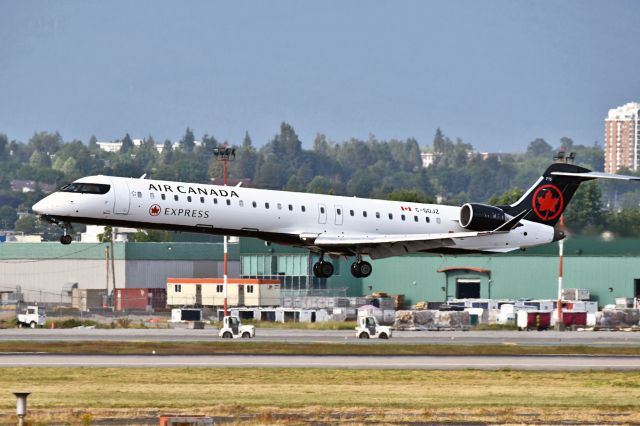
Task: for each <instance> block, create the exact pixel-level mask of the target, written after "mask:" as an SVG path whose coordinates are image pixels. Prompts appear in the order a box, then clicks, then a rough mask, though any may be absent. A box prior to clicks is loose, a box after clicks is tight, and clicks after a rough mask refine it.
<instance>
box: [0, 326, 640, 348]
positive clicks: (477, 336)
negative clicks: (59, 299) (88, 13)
mask: <svg viewBox="0 0 640 426" xmlns="http://www.w3.org/2000/svg"><path fill="white" fill-rule="evenodd" d="M393 336H394V337H393V339H391V340H389V341H388V342H393V343H395V344H462V345H504V344H516V345H524V346H538V345H542V346H567V345H586V346H597V347H611V346H616V347H625V346H640V333H634V332H622V331H617V332H616V331H598V332H593V331H566V332H556V331H549V330H547V331H394V333H393ZM7 340H12V341H18V340H22V341H25V340H28V341H31V342H53V341H61V342H74V341H89V340H105V341H157V342H187V341H192V342H208V341H218V340H221V339H220V338H219V337H218V335H217V330H216V329H215V328H205V329H204V330H190V329H183V328H174V329H113V330H112V329H91V328H75V329H53V330H51V329H33V330H32V329H17V328H16V329H4V330H0V341H7ZM250 341H251V342H296V343H305V342H307V343H318V342H332V343H336V342H349V343H358V342H361V343H365V342H366V343H374V342H378V343H380V344H385V343H386V342H387V341H378V340H365V341H364V342H363V341H362V340H359V339H357V338H356V337H355V332H353V331H348V330H346V331H332V330H329V331H327V330H299V329H262V328H258V329H257V330H256V338H255V339H251V340H250Z"/></svg>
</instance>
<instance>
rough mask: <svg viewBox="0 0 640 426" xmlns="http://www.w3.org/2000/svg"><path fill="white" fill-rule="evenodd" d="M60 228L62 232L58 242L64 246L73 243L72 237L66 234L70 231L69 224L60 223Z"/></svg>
mask: <svg viewBox="0 0 640 426" xmlns="http://www.w3.org/2000/svg"><path fill="white" fill-rule="evenodd" d="M60 226H61V227H62V232H63V234H62V236H61V237H60V242H61V243H62V244H64V245H65V246H66V245H68V244H71V241H73V237H72V236H71V235H69V234H68V232H69V231H71V230H72V228H71V224H70V223H69V222H65V223H61V224H60Z"/></svg>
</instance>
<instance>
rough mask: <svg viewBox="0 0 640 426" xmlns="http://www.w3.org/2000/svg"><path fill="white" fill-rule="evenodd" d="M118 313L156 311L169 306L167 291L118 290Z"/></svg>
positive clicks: (116, 294) (116, 307)
mask: <svg viewBox="0 0 640 426" xmlns="http://www.w3.org/2000/svg"><path fill="white" fill-rule="evenodd" d="M114 306H115V309H116V311H128V310H147V311H149V310H155V309H164V308H166V306H167V290H166V289H164V288H117V289H116V292H115V304H114Z"/></svg>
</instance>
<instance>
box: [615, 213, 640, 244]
mask: <svg viewBox="0 0 640 426" xmlns="http://www.w3.org/2000/svg"><path fill="white" fill-rule="evenodd" d="M607 223H608V225H607V229H608V230H609V231H611V232H613V233H615V234H617V235H619V236H621V237H640V209H637V208H635V209H623V210H620V211H618V212H614V211H611V212H609V213H608V214H607Z"/></svg>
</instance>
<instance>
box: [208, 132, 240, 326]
mask: <svg viewBox="0 0 640 426" xmlns="http://www.w3.org/2000/svg"><path fill="white" fill-rule="evenodd" d="M213 155H214V156H215V157H216V161H222V164H223V169H222V170H223V175H222V176H223V182H224V186H227V161H233V160H235V159H236V149H235V148H230V147H228V146H227V143H226V142H225V144H224V146H223V147H222V148H213ZM222 241H223V244H222V245H223V251H224V258H223V265H224V267H223V268H224V272H223V281H222V288H223V292H224V316H225V317H226V316H227V306H228V304H227V298H228V296H229V293H228V290H227V289H228V286H227V284H228V269H227V268H228V258H229V253H228V248H227V236H226V235H224V236H223V237H222Z"/></svg>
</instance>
